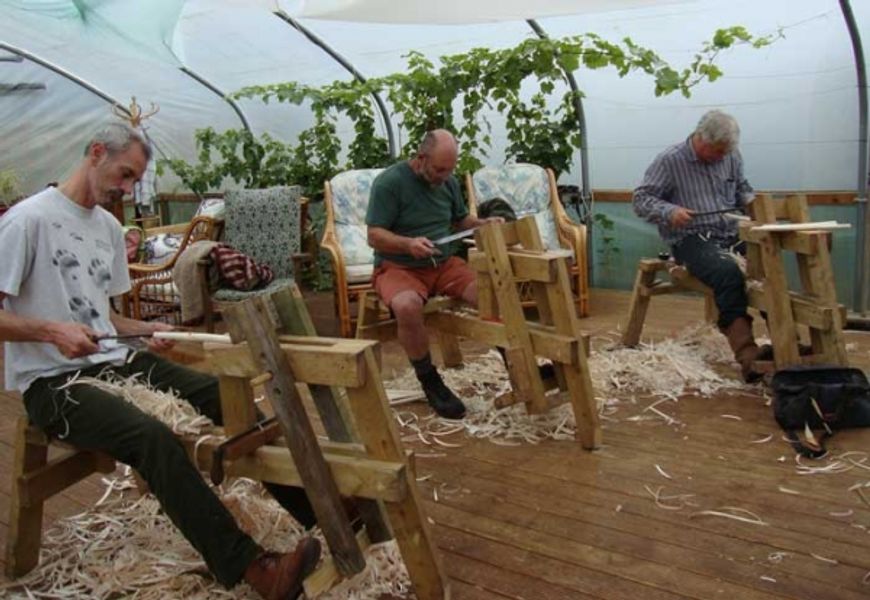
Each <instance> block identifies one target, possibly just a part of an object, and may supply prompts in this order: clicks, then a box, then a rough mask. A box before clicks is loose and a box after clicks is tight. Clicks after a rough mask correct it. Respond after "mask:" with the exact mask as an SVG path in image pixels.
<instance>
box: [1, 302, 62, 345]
mask: <svg viewBox="0 0 870 600" xmlns="http://www.w3.org/2000/svg"><path fill="white" fill-rule="evenodd" d="M56 325H57V324H56V323H55V322H54V321H46V320H45V319H33V318H30V317H22V316H19V315H16V314H14V313H11V312H9V311H7V310H2V309H0V340H2V341H4V342H51V341H52V340H53V339H54V337H53V332H54V331H55V329H56Z"/></svg>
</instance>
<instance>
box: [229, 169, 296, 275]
mask: <svg viewBox="0 0 870 600" xmlns="http://www.w3.org/2000/svg"><path fill="white" fill-rule="evenodd" d="M301 196H302V188H300V187H299V186H291V187H274V188H269V189H265V190H234V191H227V193H226V195H225V200H226V233H225V242H226V243H227V244H228V245H230V246H232V247H233V248H235V249H236V250H238V251H239V252H242V253H244V254H247V255H248V256H250V257H251V258H253V259H254V260H255V261H257V262H260V263H265V264H267V265H268V266H269V267H270V268H271V269H272V271H273V272H274V273H275V278H276V279H282V278H292V277H293V258H292V257H293V255H294V254H298V253H299V248H300V237H301V231H300V226H299V199H300V197H301ZM266 289H268V288H266Z"/></svg>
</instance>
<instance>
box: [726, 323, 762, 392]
mask: <svg viewBox="0 0 870 600" xmlns="http://www.w3.org/2000/svg"><path fill="white" fill-rule="evenodd" d="M722 333H724V334H725V337H726V338H728V344H729V345H730V346H731V351H732V352H734V359H735V360H736V361H737V362H738V363H740V373H741V374H742V375H743V381H745V382H746V383H754V382H756V381H758V380H759V379H761V373H759V372H757V371H755V370H754V369H753V368H752V367H753V363H754V362H755V361H756V360H757V359H758V353H759V351H760V350H759V348H758V345H757V344H756V343H755V338H754V337H753V335H752V321H750V320H749V317H738V318H736V319H734V321H732V322H731V324H730V325H729V326H728V327H726V328H725V329H723V330H722Z"/></svg>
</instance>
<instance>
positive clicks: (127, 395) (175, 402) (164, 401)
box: [60, 371, 214, 435]
mask: <svg viewBox="0 0 870 600" xmlns="http://www.w3.org/2000/svg"><path fill="white" fill-rule="evenodd" d="M75 385H88V386H91V387H95V388H97V389H100V390H103V391H106V392H109V393H111V394H115V395H117V396H120V397H121V398H123V399H124V400H126V401H127V402H129V403H130V404H133V405H134V406H136V407H137V408H139V409H141V410H142V411H143V412H145V413H147V414H149V415H151V416H153V417H155V418H157V419H158V420H159V421H161V422H162V423H164V424H165V425H167V426H168V427H169V428H170V429H172V431H173V432H175V433H176V434H178V435H201V434H202V433H203V432H204V431H205V430H207V429H210V428H212V427H214V423H212V421H211V419H209V418H208V417H206V416H203V415H201V414H200V413H199V412H198V411H197V410H196V409H195V408H194V407H193V406H192V405H191V404H190V403H189V402H185V401H184V400H181V399H180V398H178V396H176V395H175V394H174V393H172V391H168V392H162V391H160V390H157V389H154V388H153V387H151V386H150V385H148V384H147V383H146V382H145V380H144V378H143V377H142V375H141V374H140V375H133V376H131V377H128V378H126V379H124V378H122V377H119V376H117V375H116V374H114V373H112V372H110V371H107V372H105V373H103V374H102V375H100V376H99V377H79V376H78V375H75V376H73V377H71V378H70V379H69V380H67V382H66V383H65V384H64V385H63V386H61V388H60V389H66V388H70V387H72V386H75Z"/></svg>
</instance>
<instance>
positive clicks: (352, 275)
mask: <svg viewBox="0 0 870 600" xmlns="http://www.w3.org/2000/svg"><path fill="white" fill-rule="evenodd" d="M381 171H383V169H358V170H353V171H345V172H343V173H339V174H338V175H336V176H335V177H333V178H332V179H331V180H330V181H327V182H326V185H325V189H324V192H325V195H324V203H325V205H326V206H325V207H326V225H325V227H324V230H323V239H322V240H321V241H320V246H321V248H323V249H324V250H326V252H327V253H328V254H329V257H330V259H331V261H332V273H333V277H334V278H335V285H334V288H333V289H334V292H335V309H336V312H337V313H338V321H339V327H340V331H341V335H342V336H344V337H350V336H352V335H353V325H354V322H355V319H354V317H353V316H352V313H351V310H350V304H351V302H355V301H357V300H359V298H360V295H361V294H362V293H363V292H366V291H368V290H371V289H372V272H373V271H374V264H375V254H374V250H372V248H371V247H370V246H369V244H368V240H367V233H366V230H367V227H366V209H367V208H368V206H369V192H370V191H371V187H372V181H374V178H375V177H377V175H378V174H379V173H380V172H381Z"/></svg>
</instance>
